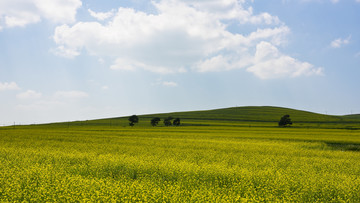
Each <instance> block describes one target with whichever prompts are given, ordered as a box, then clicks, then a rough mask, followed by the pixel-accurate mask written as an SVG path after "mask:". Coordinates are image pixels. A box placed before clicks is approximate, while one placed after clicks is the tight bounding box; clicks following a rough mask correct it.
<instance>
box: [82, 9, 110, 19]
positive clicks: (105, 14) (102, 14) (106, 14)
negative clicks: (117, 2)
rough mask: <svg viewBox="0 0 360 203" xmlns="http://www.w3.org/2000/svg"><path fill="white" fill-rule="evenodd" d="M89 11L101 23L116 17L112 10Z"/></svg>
mask: <svg viewBox="0 0 360 203" xmlns="http://www.w3.org/2000/svg"><path fill="white" fill-rule="evenodd" d="M88 11H89V13H90V15H91V16H92V17H94V18H96V19H97V20H100V21H103V20H106V19H108V18H110V17H112V16H113V15H114V10H111V11H109V12H95V11H93V10H91V9H88Z"/></svg>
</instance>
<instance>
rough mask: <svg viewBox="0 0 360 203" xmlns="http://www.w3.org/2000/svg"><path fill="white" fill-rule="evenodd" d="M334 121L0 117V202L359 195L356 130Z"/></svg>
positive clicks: (359, 137) (353, 198) (337, 198)
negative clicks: (4, 120) (175, 122)
mask: <svg viewBox="0 0 360 203" xmlns="http://www.w3.org/2000/svg"><path fill="white" fill-rule="evenodd" d="M336 126H337V127H338V125H336ZM328 127H329V126H328ZM330 127H331V126H330ZM330 127H329V128H316V126H315V127H314V126H310V127H304V126H297V127H296V126H295V125H294V127H291V128H279V127H276V123H275V124H274V123H250V122H237V121H215V120H212V121H209V120H207V121H201V120H193V121H191V120H186V119H184V120H182V126H180V127H164V126H162V125H160V126H158V127H151V126H150V124H149V120H146V119H140V123H139V124H136V125H135V126H134V127H129V126H127V121H126V118H125V119H114V120H113V121H110V120H106V121H103V123H96V122H95V121H88V122H75V123H60V124H49V125H33V126H14V127H13V126H11V127H2V128H0V202H23V201H24V202H264V201H267V202H360V162H359V161H360V130H354V129H352V130H349V129H346V128H330Z"/></svg>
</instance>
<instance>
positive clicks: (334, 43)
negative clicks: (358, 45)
mask: <svg viewBox="0 0 360 203" xmlns="http://www.w3.org/2000/svg"><path fill="white" fill-rule="evenodd" d="M350 39H351V36H349V37H348V38H346V39H342V38H338V39H335V40H333V41H332V42H331V44H330V46H331V47H332V48H340V47H342V46H343V45H346V44H349V43H350Z"/></svg>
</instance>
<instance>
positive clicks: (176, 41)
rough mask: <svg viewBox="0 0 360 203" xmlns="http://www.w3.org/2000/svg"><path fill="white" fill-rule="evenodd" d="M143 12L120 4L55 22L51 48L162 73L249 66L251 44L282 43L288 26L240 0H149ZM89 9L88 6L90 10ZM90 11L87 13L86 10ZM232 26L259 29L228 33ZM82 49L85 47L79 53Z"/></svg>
mask: <svg viewBox="0 0 360 203" xmlns="http://www.w3.org/2000/svg"><path fill="white" fill-rule="evenodd" d="M152 3H153V5H154V7H155V9H156V12H155V13H154V14H148V13H145V12H142V11H136V10H134V9H131V8H123V7H120V8H119V9H118V10H117V12H116V13H114V16H113V17H112V18H110V17H109V18H108V19H107V20H105V23H103V24H101V23H99V22H78V23H76V24H75V25H73V26H68V25H62V26H58V27H57V28H56V30H55V33H54V41H55V42H56V44H57V46H58V47H57V48H56V49H55V51H54V53H56V54H57V55H60V56H65V57H68V58H71V57H76V56H78V55H79V54H80V53H88V54H90V55H94V56H96V57H98V58H111V59H112V60H113V62H112V65H111V66H110V68H111V69H113V70H122V71H136V70H147V71H152V72H156V73H162V74H168V73H179V72H186V71H188V70H195V71H200V72H208V71H224V70H232V69H236V68H246V67H249V66H251V65H253V61H254V60H253V58H254V55H255V49H256V45H257V44H258V43H259V42H261V41H267V42H269V43H271V44H272V45H276V46H281V45H284V44H286V36H287V35H288V34H289V33H290V29H289V28H288V27H287V26H286V25H284V24H283V23H281V22H280V20H279V19H278V17H276V16H272V15H270V14H269V13H260V14H254V12H253V9H252V8H251V7H247V8H244V5H247V4H245V1H238V0H223V1H219V0H208V1H193V0H185V1H180V0H172V1H164V0H163V1H157V2H155V1H153V2H152ZM90 11H91V10H89V12H90ZM90 13H91V12H90ZM229 23H232V24H233V25H234V26H240V27H241V26H243V24H250V25H252V26H260V25H261V28H259V29H257V30H255V31H252V32H246V33H233V32H230V31H229V30H228V26H229ZM84 51H85V52H84Z"/></svg>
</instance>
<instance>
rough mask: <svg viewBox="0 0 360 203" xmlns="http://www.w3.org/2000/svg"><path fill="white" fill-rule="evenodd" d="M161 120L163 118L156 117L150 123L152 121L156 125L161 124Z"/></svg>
mask: <svg viewBox="0 0 360 203" xmlns="http://www.w3.org/2000/svg"><path fill="white" fill-rule="evenodd" d="M160 120H161V119H160V118H159V117H156V118H153V119H151V121H150V123H151V125H152V126H154V127H155V126H157V125H158V124H159V122H160Z"/></svg>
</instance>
